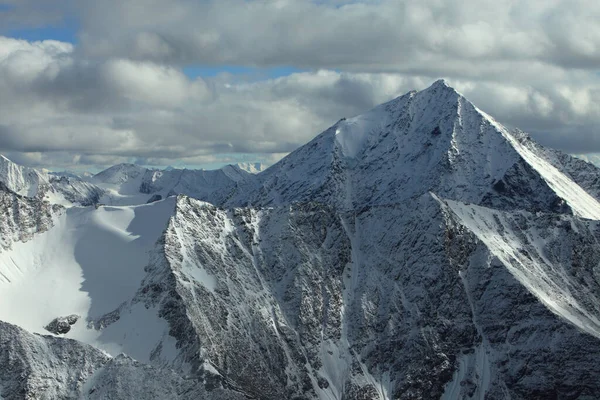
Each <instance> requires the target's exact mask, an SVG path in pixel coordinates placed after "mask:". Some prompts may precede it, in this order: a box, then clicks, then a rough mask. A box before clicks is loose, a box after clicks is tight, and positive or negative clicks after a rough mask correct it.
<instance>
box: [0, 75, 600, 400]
mask: <svg viewBox="0 0 600 400" xmlns="http://www.w3.org/2000/svg"><path fill="white" fill-rule="evenodd" d="M11 168H13V167H11ZM9 169H10V168H5V169H4V170H6V171H8V170H9ZM4 170H3V171H4ZM12 170H14V168H13V169H12ZM12 170H11V171H12ZM28 173H29V172H27V171H25V170H23V171H21V172H18V173H17V172H11V173H10V176H11V177H12V178H11V179H10V180H8V179H6V178H4V179H6V181H7V182H9V183H5V184H4V185H5V186H4V187H3V188H4V189H3V192H2V191H0V193H1V194H2V195H3V196H4V197H1V198H0V206H2V207H3V209H2V211H3V212H4V213H5V214H6V215H9V216H10V217H9V219H5V220H4V221H3V224H2V225H1V226H0V229H3V231H2V249H1V250H0V298H1V299H2V304H0V320H2V321H6V322H8V323H10V324H14V325H18V326H20V328H18V327H16V326H14V325H10V324H2V323H0V396H2V397H4V398H7V399H17V398H23V397H24V396H25V397H27V396H29V398H43V395H42V394H41V393H45V392H44V389H43V388H49V389H48V392H47V393H50V395H48V398H57V397H58V398H207V399H217V398H236V397H235V396H238V397H240V398H241V397H242V396H244V397H246V398H260V399H356V400H358V399H392V398H393V399H423V398H427V399H429V398H431V399H448V400H449V399H509V398H510V399H550V398H554V399H577V398H581V399H591V398H596V397H597V393H600V365H599V364H598V363H597V359H598V357H599V356H600V269H599V268H600V267H599V265H600V245H599V243H600V225H599V224H600V222H599V221H600V181H599V179H600V170H598V169H597V168H596V167H594V166H593V165H592V164H589V163H586V162H585V161H582V160H578V159H575V158H572V157H570V156H568V155H565V154H563V153H560V152H557V151H554V150H551V149H546V148H543V147H541V146H539V145H538V144H536V143H535V142H534V141H532V140H531V139H530V138H529V137H528V136H527V135H526V134H524V133H523V132H520V131H511V130H508V129H506V128H505V127H503V126H502V125H500V124H499V123H498V122H496V121H495V120H494V119H493V118H492V117H490V116H488V115H487V114H485V113H484V112H483V111H481V110H479V109H477V108H476V107H475V106H474V105H473V104H471V103H470V102H469V101H468V100H466V99H465V98H464V97H463V96H462V95H461V94H460V93H458V92H456V91H455V90H454V89H452V88H451V87H449V86H448V85H447V84H446V83H445V82H444V81H438V82H436V83H434V84H433V85H432V86H431V87H430V88H428V89H426V90H423V91H421V92H410V93H408V94H406V95H404V96H401V97H399V98H397V99H394V100H392V101H391V102H388V103H386V104H383V105H381V106H378V107H376V108H375V109H373V110H371V111H369V112H367V113H365V114H363V115H361V116H357V117H354V118H348V119H344V120H341V121H339V122H338V123H336V124H335V125H334V126H333V127H331V128H330V129H328V130H326V131H325V132H323V133H322V134H321V135H319V136H317V137H316V138H315V139H314V140H313V141H311V142H309V143H308V144H306V145H305V146H302V147H301V148H299V149H298V150H296V151H295V152H293V153H291V154H290V155H288V156H287V157H285V158H284V159H282V160H281V161H280V162H279V163H277V164H275V165H274V166H272V167H271V168H269V169H267V170H266V171H264V172H261V173H258V174H256V175H253V174H249V173H247V172H245V171H242V169H240V168H239V167H226V168H224V169H221V170H217V171H191V170H175V169H167V170H163V171H157V170H148V169H144V168H141V167H138V166H133V165H119V166H115V167H112V168H109V169H108V170H106V171H103V172H101V173H100V174H98V175H96V176H94V177H93V178H92V179H91V180H90V182H87V183H89V184H91V185H93V186H94V187H97V188H100V189H101V190H102V191H103V194H102V198H101V199H99V200H98V201H99V202H101V203H104V204H106V205H103V206H99V207H82V206H78V205H75V206H73V205H72V204H71V205H69V204H65V205H52V204H51V203H50V202H49V201H48V198H47V197H44V196H37V197H36V195H34V196H33V197H31V196H29V197H28V195H30V194H32V193H31V192H30V189H23V188H30V187H34V186H35V185H34V184H33V183H25V182H34V181H35V179H34V178H33V177H34V176H35V174H33V175H28ZM5 175H6V176H8V175H9V174H7V173H6V174H5ZM3 176H4V175H0V178H2V177H3ZM20 177H31V178H20ZM0 181H2V180H1V179H0ZM16 182H24V183H22V184H21V183H19V184H17V183H16ZM36 182H37V181H36ZM39 182H42V184H37V185H38V186H37V187H39V186H40V185H42V186H43V185H45V184H46V183H45V181H43V180H39ZM8 185H11V186H10V187H8ZM11 187H12V188H11ZM17 188H20V189H18V190H21V193H18V192H16V189H17ZM173 194H177V196H172V195H173ZM155 196H156V197H155ZM158 196H160V198H159V197H158ZM152 197H154V199H153V200H156V201H152V202H151V203H150V204H146V203H147V202H148V200H150V199H151V198H152ZM117 204H119V205H117ZM11 210H12V211H11ZM14 210H17V211H14ZM38 221H39V222H38ZM5 232H10V234H7V233H5ZM6 238H8V239H6ZM56 318H58V319H57V320H56V321H55V324H50V323H51V322H52V321H53V320H54V319H56ZM57 321H58V322H57ZM65 321H71V322H73V323H72V324H71V322H65ZM59 322H60V323H62V325H61V331H59V330H56V329H54V328H52V329H51V330H53V331H56V332H54V333H53V336H61V337H59V338H57V337H50V336H45V337H42V336H39V334H44V333H45V334H46V335H50V334H51V333H50V332H48V331H47V330H46V329H45V328H44V327H47V326H48V325H49V324H50V325H51V326H54V327H57V326H58V325H57V324H58V323H59ZM61 332H62V333H61ZM121 353H125V354H126V355H127V357H125V356H119V354H121ZM132 358H133V359H135V360H136V361H133V360H132ZM3 360H8V361H3ZM15 360H16V361H15ZM17 377H26V378H27V379H25V380H23V379H21V378H17ZM149 379H151V380H152V383H153V384H152V385H142V384H140V382H146V381H147V380H149ZM125 381H130V382H131V384H130V385H124V384H123V382H125ZM114 382H117V383H120V384H114ZM154 383H155V384H154ZM178 388H179V389H178ZM127 390H129V391H127Z"/></svg>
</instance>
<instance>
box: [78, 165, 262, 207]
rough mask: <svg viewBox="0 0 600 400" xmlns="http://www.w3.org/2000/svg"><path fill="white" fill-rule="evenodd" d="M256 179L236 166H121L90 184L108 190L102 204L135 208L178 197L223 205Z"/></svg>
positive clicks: (107, 171)
mask: <svg viewBox="0 0 600 400" xmlns="http://www.w3.org/2000/svg"><path fill="white" fill-rule="evenodd" d="M254 179H255V178H254V175H252V174H251V173H249V172H247V171H245V170H244V169H242V168H240V167H238V166H234V165H227V166H225V167H223V168H221V169H217V170H193V169H175V168H168V169H164V170H157V169H148V168H144V167H140V166H138V165H133V164H119V165H115V166H113V167H110V168H108V169H107V170H105V171H102V172H100V173H98V174H96V175H94V176H93V177H92V178H91V179H90V182H91V183H93V184H95V185H97V186H99V187H102V188H103V189H105V190H106V194H105V196H104V197H103V198H102V199H101V202H102V203H106V204H112V205H135V204H140V203H144V202H148V201H156V200H160V199H163V198H166V197H169V196H174V195H177V194H185V195H187V196H192V197H194V198H198V199H202V200H205V201H210V202H212V203H221V202H223V201H225V200H226V199H227V198H228V197H229V194H230V193H231V192H232V191H233V190H234V189H235V188H236V187H237V186H238V185H244V184H246V183H248V182H250V181H252V180H254Z"/></svg>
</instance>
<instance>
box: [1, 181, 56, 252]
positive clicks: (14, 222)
mask: <svg viewBox="0 0 600 400" xmlns="http://www.w3.org/2000/svg"><path fill="white" fill-rule="evenodd" d="M63 211H64V208H63V207H61V206H59V205H52V204H50V203H48V202H45V201H43V200H41V199H40V198H39V197H33V198H30V197H26V196H21V195H19V194H17V193H14V192H13V191H11V190H10V189H8V188H7V187H6V186H5V185H4V184H3V183H2V182H0V215H2V219H1V221H2V223H0V251H2V250H6V249H8V248H9V247H10V246H11V244H12V243H13V242H15V241H20V242H25V241H27V240H29V239H31V238H32V237H33V235H34V234H36V233H42V232H45V231H47V230H48V229H50V228H51V227H52V225H53V217H54V216H56V215H59V214H61V213H62V212H63Z"/></svg>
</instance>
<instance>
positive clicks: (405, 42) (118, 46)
mask: <svg viewBox="0 0 600 400" xmlns="http://www.w3.org/2000/svg"><path fill="white" fill-rule="evenodd" d="M12 3H13V4H12V5H11V6H10V7H9V8H8V9H7V10H8V11H1V10H2V9H0V22H2V21H5V22H7V23H8V22H10V23H11V24H12V25H19V24H22V25H27V24H30V25H35V24H38V25H39V24H42V25H43V24H44V23H51V22H52V21H53V20H55V19H56V18H58V17H57V12H58V13H59V14H60V12H62V14H61V15H63V17H64V16H65V15H69V16H73V15H75V16H76V18H77V20H78V22H79V25H80V30H79V33H78V38H79V41H78V44H77V45H75V46H74V45H72V44H69V43H64V42H58V41H43V42H28V41H24V40H17V39H12V38H8V37H5V36H4V37H2V36H0V104H2V107H0V151H2V152H7V153H9V154H11V155H12V156H13V157H14V158H18V159H20V160H22V161H25V162H27V163H29V164H32V165H35V164H51V165H54V166H56V167H57V168H59V167H62V166H64V167H69V168H72V167H73V166H77V165H86V164H90V165H96V166H102V165H107V164H112V163H114V162H119V161H127V160H132V159H135V160H138V161H139V162H143V163H148V164H157V165H166V164H176V163H184V164H188V165H194V164H212V163H216V164H218V163H220V162H228V161H237V160H240V159H248V160H251V161H254V160H262V161H269V160H273V159H275V158H277V157H279V156H281V155H282V154H285V153H286V152H289V151H291V150H293V149H294V148H296V147H297V146H299V145H301V144H302V143H304V142H306V141H307V140H309V139H310V138H312V137H313V136H315V135H316V134H318V133H319V132H320V131H322V130H323V129H325V128H327V127H328V126H329V125H331V124H332V123H334V122H335V121H336V120H338V119H339V118H341V117H347V116H352V115H355V114H358V113H361V112H363V111H365V110H367V109H369V108H370V107H372V106H374V105H376V104H378V103H381V102H383V101H386V100H389V99H391V98H392V97H394V96H397V95H400V94H403V93H405V92H407V91H409V90H412V89H422V88H424V87H426V86H428V85H429V84H430V83H431V82H432V81H434V80H435V79H437V78H439V77H445V78H447V79H448V80H449V81H450V83H451V84H453V85H454V86H455V87H456V88H457V89H458V90H460V91H461V92H462V93H463V94H465V95H466V96H467V97H468V98H469V99H470V100H472V101H473V102H474V103H476V104H477V105H478V106H479V107H480V108H482V109H484V110H486V111H487V112H488V113H490V114H492V115H494V116H495V117H497V119H498V120H500V121H501V122H503V123H505V124H508V125H512V126H518V127H520V128H521V129H523V130H526V131H529V132H531V133H532V134H533V135H534V136H535V137H536V138H537V139H538V140H539V141H540V142H542V143H544V144H548V145H551V146H553V147H556V148H560V149H563V150H565V151H569V152H575V153H593V152H600V132H599V130H598V127H599V125H600V79H599V73H600V23H599V22H598V21H600V3H598V2H596V1H584V0H569V1H561V0H548V1H517V0H501V1H498V0H495V1H489V0H484V1H474V0H468V1H464V0H463V1H458V0H451V1H443V2H442V1H437V0H428V1H421V0H420V1H413V0H405V1H402V2H398V1H393V2H392V1H386V0H381V1H375V0H373V1H354V2H340V1H319V2H313V1H297V0H295V1H292V0H273V1H262V0H251V1H242V0H220V1H203V2H196V1H190V0H174V1H170V2H162V1H154V0H106V1H103V2H97V1H94V2H92V1H89V0H82V1H80V2H70V1H60V2H57V3H56V4H55V6H56V7H55V9H54V12H53V13H52V14H47V17H48V18H50V19H52V21H45V22H44V20H43V17H44V15H46V14H44V13H42V12H39V11H40V9H39V7H38V6H37V5H36V4H35V3H36V2H29V1H13V2H12ZM36 10H37V11H38V12H37V13H36V12H35V11H36ZM61 10H62V11H61ZM36 16H37V17H36ZM223 64H226V65H240V66H252V67H256V68H262V67H273V66H293V67H296V68H300V69H304V70H306V71H307V72H301V73H294V74H291V75H289V76H284V77H280V78H277V79H263V80H259V81H254V80H252V79H245V77H243V76H231V75H228V74H222V75H218V76H216V77H212V78H204V79H203V78H196V79H190V78H189V77H188V76H186V75H185V74H184V73H183V72H182V71H183V69H182V68H184V67H187V66H192V65H217V66H218V65H223Z"/></svg>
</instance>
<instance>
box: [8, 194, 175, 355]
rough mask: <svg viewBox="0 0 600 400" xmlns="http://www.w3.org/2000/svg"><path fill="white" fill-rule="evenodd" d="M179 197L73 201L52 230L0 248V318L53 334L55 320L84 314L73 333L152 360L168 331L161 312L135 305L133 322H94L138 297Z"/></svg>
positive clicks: (116, 351) (101, 345) (112, 349)
mask: <svg viewBox="0 0 600 400" xmlns="http://www.w3.org/2000/svg"><path fill="white" fill-rule="evenodd" d="M174 202H175V199H173V198H171V199H167V200H165V201H162V202H157V203H153V204H150V205H142V206H132V207H108V206H106V207H100V208H98V209H95V208H94V207H87V208H81V207H73V208H70V209H69V210H67V212H66V213H64V214H63V215H61V216H59V217H58V218H57V220H56V222H55V225H54V227H52V228H51V229H50V230H48V231H47V232H44V233H41V234H38V235H35V237H34V238H33V239H32V240H29V241H27V242H25V243H14V244H13V245H12V248H11V249H10V250H8V251H5V252H3V253H0V277H2V279H1V280H0V297H2V299H3V305H2V307H0V320H4V321H7V322H11V323H14V324H17V325H19V326H22V327H24V328H26V329H28V330H29V331H31V332H38V333H45V334H48V333H49V332H47V331H45V330H44V328H43V327H44V326H45V325H46V324H48V323H49V322H50V320H52V319H53V318H55V317H59V316H66V315H70V314H77V315H79V316H81V317H82V318H81V320H80V321H79V322H78V323H77V324H75V325H74V326H73V329H72V330H71V331H70V332H69V333H68V334H67V335H66V336H67V337H70V338H74V339H78V340H81V341H83V342H86V343H90V344H92V345H95V346H97V347H99V348H101V349H104V350H106V351H108V352H109V353H111V354H114V355H117V354H119V353H121V352H126V353H128V354H129V355H130V356H133V357H135V358H137V359H139V360H141V361H148V359H149V354H150V352H151V351H152V349H153V348H154V347H155V346H156V344H157V343H158V342H159V341H160V340H161V339H162V338H163V337H165V334H166V332H168V326H167V325H166V323H165V322H164V321H161V320H160V318H159V317H158V316H157V315H156V312H153V311H152V310H147V309H145V308H144V307H141V308H139V307H138V308H136V309H134V310H132V311H131V313H135V315H133V316H132V319H133V321H134V322H133V323H131V322H123V324H125V325H124V326H120V324H119V323H117V324H115V325H114V326H113V327H111V329H110V330H108V331H103V332H100V331H97V330H95V329H89V328H88V326H87V321H88V320H93V319H94V318H98V317H101V316H103V315H105V314H106V313H108V312H110V311H113V310H114V309H115V308H117V307H118V306H120V305H121V303H123V302H125V301H127V300H129V299H130V298H131V297H133V296H134V295H135V293H136V291H137V289H138V288H139V285H140V282H141V281H142V279H143V278H144V276H145V273H144V267H145V266H146V264H147V263H148V260H149V251H150V250H151V249H153V248H154V244H155V242H156V240H157V239H158V238H159V237H160V235H161V234H162V232H163V230H164V229H165V227H166V225H167V221H168V219H169V217H170V216H171V214H172V212H173V208H174ZM165 338H166V337H165ZM149 347H150V348H149Z"/></svg>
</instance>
